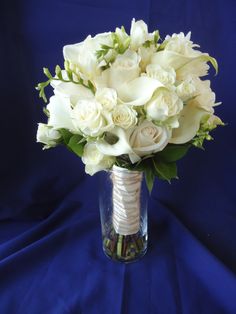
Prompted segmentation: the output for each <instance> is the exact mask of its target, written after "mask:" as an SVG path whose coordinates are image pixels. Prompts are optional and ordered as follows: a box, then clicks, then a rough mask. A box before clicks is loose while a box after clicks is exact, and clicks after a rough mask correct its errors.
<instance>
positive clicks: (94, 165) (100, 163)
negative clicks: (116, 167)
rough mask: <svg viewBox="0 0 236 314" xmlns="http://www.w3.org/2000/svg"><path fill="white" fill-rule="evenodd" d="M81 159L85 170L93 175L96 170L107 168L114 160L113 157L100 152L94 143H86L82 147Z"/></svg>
mask: <svg viewBox="0 0 236 314" xmlns="http://www.w3.org/2000/svg"><path fill="white" fill-rule="evenodd" d="M82 161H83V163H84V164H85V172H86V173H88V174H90V175H91V176H92V175H94V174H95V173H96V172H98V171H101V170H105V169H109V168H111V166H112V165H113V164H114V162H115V158H114V157H111V156H106V155H104V154H102V153H101V152H100V151H99V150H98V149H97V146H96V143H87V144H86V145H85V147H84V152H83V156H82Z"/></svg>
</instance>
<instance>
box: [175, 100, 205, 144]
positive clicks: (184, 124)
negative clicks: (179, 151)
mask: <svg viewBox="0 0 236 314" xmlns="http://www.w3.org/2000/svg"><path fill="white" fill-rule="evenodd" d="M206 116H209V112H207V111H206V110H204V109H202V108H198V107H197V106H196V105H195V103H194V101H190V102H188V103H187V105H185V106H184V108H183V110H182V111H181V114H180V117H179V127H178V128H176V129H173V132H172V137H171V139H170V141H169V142H170V143H173V144H184V143H187V142H189V141H191V140H192V139H193V138H194V136H195V135H196V134H197V131H198V130H199V127H200V123H201V120H202V119H203V118H204V117H206Z"/></svg>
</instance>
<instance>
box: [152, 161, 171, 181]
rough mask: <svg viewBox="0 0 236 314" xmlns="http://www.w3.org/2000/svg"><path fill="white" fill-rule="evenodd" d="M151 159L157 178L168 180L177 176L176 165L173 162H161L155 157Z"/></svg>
mask: <svg viewBox="0 0 236 314" xmlns="http://www.w3.org/2000/svg"><path fill="white" fill-rule="evenodd" d="M152 160H153V165H154V168H155V171H156V175H157V176H158V178H159V179H162V180H167V181H169V182H170V180H171V179H176V178H177V166H176V163H175V162H163V161H160V160H158V159H157V158H153V159H152Z"/></svg>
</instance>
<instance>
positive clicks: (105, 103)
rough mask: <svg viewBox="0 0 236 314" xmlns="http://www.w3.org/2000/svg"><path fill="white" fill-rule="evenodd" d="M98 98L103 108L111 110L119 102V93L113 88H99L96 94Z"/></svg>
mask: <svg viewBox="0 0 236 314" xmlns="http://www.w3.org/2000/svg"><path fill="white" fill-rule="evenodd" d="M95 98H96V100H97V101H98V102H99V103H100V104H102V107H103V109H105V110H107V111H111V110H112V109H113V108H114V107H115V106H116V104H117V93H116V91H115V90H114V89H112V88H106V87H104V88H99V89H97V91H96V94H95Z"/></svg>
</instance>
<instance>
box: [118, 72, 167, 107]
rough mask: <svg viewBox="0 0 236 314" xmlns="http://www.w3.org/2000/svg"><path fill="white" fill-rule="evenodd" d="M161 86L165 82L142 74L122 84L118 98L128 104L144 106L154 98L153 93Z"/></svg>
mask: <svg viewBox="0 0 236 314" xmlns="http://www.w3.org/2000/svg"><path fill="white" fill-rule="evenodd" d="M159 87H163V84H162V83H161V82H159V81H158V80H156V79H152V78H150V77H147V76H141V77H138V78H136V79H134V80H133V81H130V82H127V83H124V84H122V85H121V86H120V88H119V89H118V98H119V100H120V102H121V103H125V104H126V105H131V106H142V105H144V104H146V103H147V102H148V101H149V100H150V99H151V98H152V95H153V93H154V92H155V90H156V89H157V88H159Z"/></svg>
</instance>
